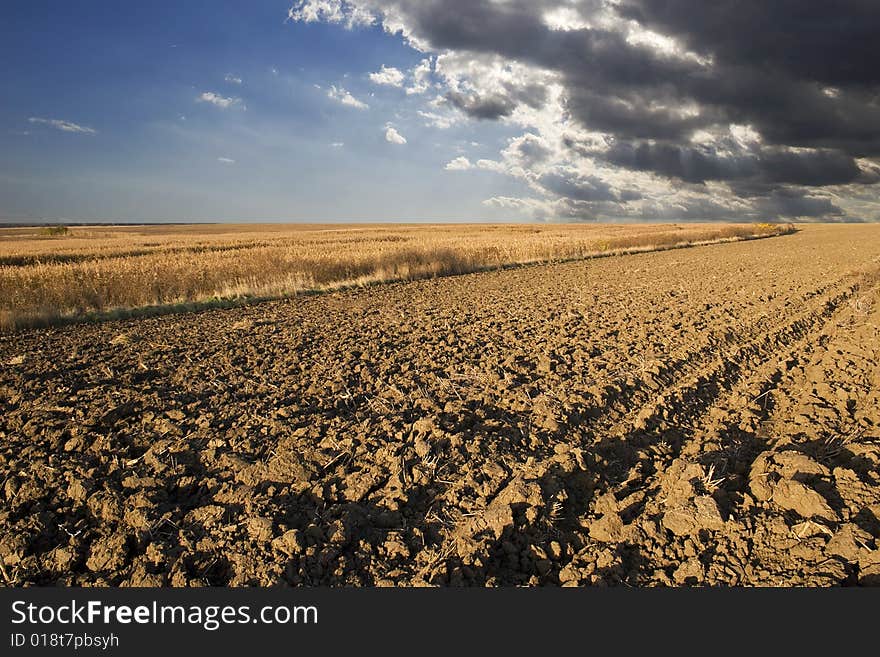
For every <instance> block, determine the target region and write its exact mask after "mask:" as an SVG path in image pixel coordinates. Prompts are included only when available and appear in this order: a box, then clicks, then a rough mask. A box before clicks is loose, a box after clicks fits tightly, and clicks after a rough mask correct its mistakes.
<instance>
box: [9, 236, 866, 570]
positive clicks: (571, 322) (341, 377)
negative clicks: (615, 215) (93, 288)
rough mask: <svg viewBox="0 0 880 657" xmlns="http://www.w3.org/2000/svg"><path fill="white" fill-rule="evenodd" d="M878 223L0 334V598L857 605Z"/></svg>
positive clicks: (862, 552) (863, 527) (862, 549)
mask: <svg viewBox="0 0 880 657" xmlns="http://www.w3.org/2000/svg"><path fill="white" fill-rule="evenodd" d="M878 325H880V226H870V225H865V226H806V227H804V228H803V230H802V231H801V232H799V233H798V234H796V235H792V236H786V237H780V238H774V239H767V240H760V241H754V242H742V243H735V244H725V245H716V246H709V247H703V248H695V249H687V250H678V251H667V252H662V253H652V254H644V255H636V256H625V257H612V258H606V259H600V260H593V261H586V262H574V263H567V264H559V265H549V266H533V267H524V268H519V269H511V270H507V271H501V272H493V273H483V274H475V275H467V276H459V277H453V278H444V279H437V280H429V281H422V282H414V283H402V284H390V285H385V286H380V287H373V288H369V289H361V290H351V291H345V292H338V293H333V294H326V295H321V296H312V297H306V298H297V299H292V300H289V301H282V302H273V303H266V304H262V305H257V306H252V307H249V308H244V309H236V310H222V311H208V312H203V313H199V314H191V315H180V316H166V317H162V318H153V319H142V320H132V321H124V322H115V323H107V324H103V325H91V326H72V327H66V328H61V329H55V330H39V331H32V332H26V333H22V334H18V335H14V336H6V337H3V338H0V362H2V363H3V364H4V367H3V369H2V374H0V409H2V416H0V482H2V483H0V495H2V499H3V505H2V509H0V559H2V566H3V568H2V576H3V578H4V580H5V582H6V583H7V584H16V585H24V584H36V585H56V584H61V585H99V586H130V585H135V586H138V585H159V586H198V585H230V586H239V585H275V584H282V585H283V584H290V585H364V586H373V585H387V584H396V585H423V584H428V585H560V584H561V585H566V586H572V585H620V584H625V585H638V586H644V585H691V584H700V585H722V586H723V585H810V586H826V585H844V584H845V585H857V584H861V585H877V584H878V583H880V549H878V548H880V485H878V481H880V328H878Z"/></svg>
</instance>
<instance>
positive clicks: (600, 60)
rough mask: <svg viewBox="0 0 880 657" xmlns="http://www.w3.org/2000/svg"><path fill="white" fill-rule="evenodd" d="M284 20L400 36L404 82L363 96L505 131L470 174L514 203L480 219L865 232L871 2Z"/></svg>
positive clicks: (400, 8)
mask: <svg viewBox="0 0 880 657" xmlns="http://www.w3.org/2000/svg"><path fill="white" fill-rule="evenodd" d="M289 20H290V21H293V22H326V23H331V24H338V25H340V26H341V27H343V28H347V29H363V28H366V27H368V26H381V27H382V28H383V29H384V30H385V31H386V32H388V33H389V34H390V35H396V36H397V37H399V38H402V39H404V40H405V41H406V43H407V44H409V45H410V46H411V47H412V48H413V49H415V50H418V51H419V52H421V53H423V54H424V61H423V64H422V66H421V68H420V70H419V71H418V73H416V72H415V71H412V72H409V73H408V74H404V73H403V72H401V71H397V69H386V68H383V69H382V70H381V71H379V72H378V73H376V74H375V75H377V76H378V78H377V79H374V82H377V83H380V84H391V85H393V86H403V85H404V81H405V80H406V79H411V80H412V81H413V84H412V85H410V87H408V88H407V91H408V92H410V90H412V91H411V93H419V94H425V92H426V91H428V90H429V89H433V90H435V91H436V92H437V93H436V94H434V93H433V92H432V94H426V95H425V98H426V102H425V107H424V108H423V117H424V118H426V119H427V120H428V122H429V124H434V125H435V127H438V128H442V127H449V125H452V124H453V123H452V122H453V121H454V120H453V119H445V118H444V119H443V120H438V117H445V116H449V115H452V116H457V117H459V118H458V119H456V120H462V121H474V122H480V121H497V122H502V123H504V124H506V125H509V126H512V127H514V128H517V129H519V130H520V135H519V136H517V137H515V138H513V139H511V140H510V142H509V143H508V144H507V145H506V147H505V148H504V149H503V150H502V151H501V152H499V153H498V156H497V158H495V159H493V160H481V161H479V162H478V163H477V164H476V168H482V169H488V170H492V171H496V172H498V173H499V174H500V175H505V176H511V177H513V178H516V179H519V180H521V181H522V182H523V183H524V185H525V188H526V189H528V190H529V191H528V194H527V195H524V196H522V197H516V198H514V197H499V198H492V199H487V200H486V204H487V205H488V206H491V207H495V208H502V209H511V210H517V211H525V212H529V213H531V214H533V215H535V216H537V217H546V218H573V219H586V220H590V219H618V218H640V219H660V220H664V219H694V220H697V219H705V220H712V219H771V220H772V219H789V218H800V219H808V218H809V219H836V220H860V219H877V218H880V200H878V187H877V185H878V183H880V68H878V67H877V65H876V62H877V61H878V58H880V40H878V39H876V34H878V33H880V9H878V7H877V4H876V2H872V1H869V0H842V1H840V2H835V3H829V2H820V1H818V0H778V1H776V2H766V1H765V0H740V1H739V2H735V3H733V2H703V3H699V2H693V1H691V0H568V1H565V0H556V1H554V2H550V1H548V0H504V1H503V2H502V1H499V0H302V1H300V2H297V3H295V4H294V6H292V7H291V9H290V12H289ZM395 71H396V73H395ZM398 74H399V75H398ZM371 77H372V76H371ZM380 80H382V81H381V82H380ZM441 112H445V113H446V114H442V113H441ZM468 161H470V160H468ZM452 168H453V170H462V171H464V170H467V169H468V168H473V167H471V166H468V167H465V166H464V163H463V162H462V161H458V162H457V164H456V165H454V166H453V167H452Z"/></svg>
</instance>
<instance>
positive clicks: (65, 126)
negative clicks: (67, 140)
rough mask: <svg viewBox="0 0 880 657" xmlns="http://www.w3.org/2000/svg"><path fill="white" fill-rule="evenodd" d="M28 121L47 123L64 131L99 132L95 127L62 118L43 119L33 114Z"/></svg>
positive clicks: (78, 132)
mask: <svg viewBox="0 0 880 657" xmlns="http://www.w3.org/2000/svg"><path fill="white" fill-rule="evenodd" d="M28 121H29V122H30V123H34V124H37V125H47V126H49V127H50V128H55V129H56V130H61V131H62V132H73V133H77V134H81V135H96V134H98V131H97V130H95V129H94V128H88V127H86V126H84V125H79V124H78V123H74V122H73V121H64V120H62V119H42V118H40V117H38V116H32V117H30V118H29V119H28Z"/></svg>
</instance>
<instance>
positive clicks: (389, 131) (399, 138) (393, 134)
mask: <svg viewBox="0 0 880 657" xmlns="http://www.w3.org/2000/svg"><path fill="white" fill-rule="evenodd" d="M385 141H387V142H388V143H389V144H397V145H399V146H402V145H403V144H405V143H406V137H404V136H403V135H402V134H400V133H399V132H397V129H396V128H394V127H392V126H387V127H386V129H385Z"/></svg>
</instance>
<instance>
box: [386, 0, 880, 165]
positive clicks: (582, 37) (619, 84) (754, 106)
mask: <svg viewBox="0 0 880 657" xmlns="http://www.w3.org/2000/svg"><path fill="white" fill-rule="evenodd" d="M382 4H384V5H386V6H389V7H391V8H395V9H397V10H398V11H399V12H400V13H401V14H402V15H403V16H405V17H406V18H407V24H408V26H409V27H410V29H411V30H412V32H413V33H414V34H416V35H417V36H418V37H419V38H422V39H424V40H427V41H428V42H429V43H430V44H431V45H432V46H433V47H435V48H438V49H441V50H442V49H454V50H467V51H470V52H475V53H491V54H497V55H502V56H504V57H507V58H510V59H515V60H518V61H522V62H529V63H533V64H536V65H539V66H541V67H543V68H546V69H550V70H553V71H556V72H558V73H560V74H561V75H562V76H563V79H564V81H565V83H566V86H567V91H568V104H569V108H570V110H571V112H572V113H573V114H574V115H575V116H576V117H577V118H579V119H580V120H581V121H582V122H583V123H584V124H585V125H587V126H588V127H590V128H591V129H595V130H603V131H608V132H611V133H613V134H616V135H619V136H622V137H629V138H633V137H640V138H652V139H668V138H681V137H683V136H684V135H685V134H687V133H688V132H690V131H692V130H693V129H695V128H698V127H704V126H707V125H713V124H717V123H723V122H736V123H753V124H755V125H756V127H757V128H758V129H759V130H760V131H761V132H762V134H764V135H765V137H766V138H767V139H768V141H769V142H770V143H773V144H778V145H788V146H812V147H821V148H837V149H840V150H842V151H844V152H846V153H849V154H851V155H857V156H865V155H876V154H880V67H878V66H877V65H876V62H877V61H878V60H880V39H878V38H876V35H877V34H880V4H878V3H877V2H876V1H874V0H871V1H870V2H868V1H864V2H857V1H852V0H850V1H846V2H834V3H831V2H816V1H812V2H811V1H810V0H781V1H777V2H766V0H745V1H744V2H721V3H716V2H692V1H691V0H669V1H667V0H626V2H624V3H623V6H622V7H621V9H620V10H619V11H620V13H621V15H622V16H623V17H626V18H629V19H634V20H637V21H639V22H640V23H642V24H643V25H644V26H645V27H648V28H651V29H655V30H657V31H658V32H661V33H663V34H669V35H672V36H675V37H677V38H679V39H680V40H681V41H682V42H683V43H685V44H686V45H688V46H689V47H690V48H692V49H693V50H694V51H696V52H697V53H698V54H700V55H702V56H704V57H706V58H713V60H714V63H712V64H706V63H701V62H699V61H696V60H694V59H688V58H676V57H670V56H667V55H664V54H662V53H659V52H656V51H653V50H651V49H650V48H647V47H641V46H635V45H632V44H631V43H629V42H628V41H627V40H626V38H625V37H624V35H622V34H620V33H618V32H614V31H611V30H603V29H596V28H594V29H579V30H570V31H555V30H551V29H550V28H549V27H548V26H547V25H546V24H545V23H544V21H543V19H542V16H543V14H544V12H545V11H546V10H547V9H549V8H553V7H558V6H559V3H557V2H541V1H537V2H532V1H529V2H526V1H523V0H514V1H511V2H505V3H495V2H491V1H490V0H442V1H440V0H427V1H420V2H415V1H414V0H408V1H407V0H404V1H399V2H389V3H382ZM597 4H601V3H595V2H594V3H582V5H584V6H588V5H592V6H596V5H597ZM826 88H829V89H827V91H826ZM829 94H834V96H832V95H829ZM509 100H510V101H511V102H513V103H516V102H517V99H516V98H515V94H511V95H510V98H509ZM493 101H494V102H493V104H494V105H496V106H497V108H496V109H498V108H501V107H504V108H505V109H506V105H504V104H501V103H499V102H498V99H493ZM658 101H659V103H658ZM684 103H696V104H697V105H698V106H699V107H700V109H701V111H700V114H699V116H691V117H686V118H682V117H681V116H680V115H678V113H677V110H678V108H680V107H681V106H682V104H684ZM477 107H479V104H477ZM664 107H665V108H664ZM465 109H466V105H465ZM483 114H491V112H484V113H483ZM504 115H505V114H500V113H499V114H498V116H504Z"/></svg>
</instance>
